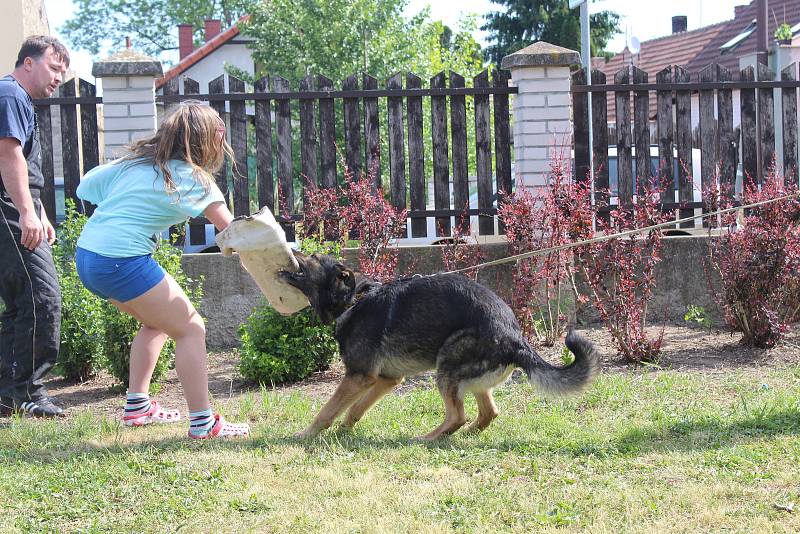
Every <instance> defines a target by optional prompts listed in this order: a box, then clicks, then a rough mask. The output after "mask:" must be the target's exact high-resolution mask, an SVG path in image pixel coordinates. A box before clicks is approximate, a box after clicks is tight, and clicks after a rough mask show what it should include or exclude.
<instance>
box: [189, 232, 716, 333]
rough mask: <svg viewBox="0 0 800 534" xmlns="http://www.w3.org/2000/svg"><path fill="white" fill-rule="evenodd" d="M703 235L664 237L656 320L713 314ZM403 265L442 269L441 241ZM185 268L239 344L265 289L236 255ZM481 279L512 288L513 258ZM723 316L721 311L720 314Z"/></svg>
mask: <svg viewBox="0 0 800 534" xmlns="http://www.w3.org/2000/svg"><path fill="white" fill-rule="evenodd" d="M706 247H707V238H706V237H704V236H697V237H695V236H689V237H683V236H682V237H669V238H666V239H665V240H664V251H663V261H662V262H661V263H660V265H659V267H658V269H657V273H656V277H657V280H658V286H657V288H656V292H655V295H654V298H653V300H652V302H651V304H650V307H649V316H650V320H651V321H656V322H659V321H661V320H662V319H663V318H664V317H666V318H667V320H668V321H670V322H681V321H682V320H683V314H684V313H685V312H686V306H687V305H689V304H695V305H698V306H703V307H704V308H705V309H706V311H708V312H709V313H710V314H712V316H714V313H716V307H715V305H714V302H713V300H712V299H711V297H710V295H709V292H708V289H707V282H706V274H705V268H704V265H703V262H704V258H705V255H706V250H707V248H706ZM482 249H483V252H484V255H485V259H486V260H491V259H496V258H501V257H506V256H508V255H509V252H508V250H507V246H506V245H503V244H498V245H484V246H483V247H482ZM400 250H401V257H400V266H399V268H400V270H401V272H402V271H406V272H408V270H409V266H413V268H410V271H411V272H415V273H419V274H429V273H434V272H437V271H440V270H442V261H441V248H440V247H420V248H417V247H409V248H402V249H400ZM355 254H356V251H354V250H348V251H345V261H346V262H347V263H349V264H350V265H356V263H357V260H356V255H355ZM183 268H184V270H185V271H186V273H187V274H188V275H189V276H191V277H192V278H195V277H200V276H202V277H204V296H203V302H202V304H201V306H200V313H201V314H202V315H203V317H205V318H206V329H207V340H208V346H209V348H212V349H225V348H230V347H234V346H237V345H238V344H239V340H238V337H237V330H238V328H239V325H240V324H242V323H243V322H244V321H245V320H246V319H247V317H248V315H249V314H250V312H251V310H252V309H253V307H254V306H255V305H256V304H257V303H258V302H259V301H260V300H261V298H262V296H261V292H260V290H259V289H258V287H257V286H256V285H255V283H254V282H253V280H252V279H251V278H250V275H248V274H247V273H246V272H245V271H244V270H243V269H242V267H241V266H240V264H239V260H238V257H237V256H235V255H234V256H232V257H224V256H222V255H221V254H187V255H184V256H183ZM479 281H480V282H481V283H483V284H484V285H486V286H488V287H490V288H492V289H493V290H494V291H496V292H497V293H498V294H500V295H501V296H506V297H507V296H508V295H509V293H510V291H511V264H505V265H501V266H496V267H492V268H487V269H484V270H482V271H481V272H480V275H479ZM572 316H573V317H574V318H575V319H576V320H577V322H578V323H580V324H588V323H592V322H595V321H596V320H597V316H596V312H594V310H593V308H591V306H583V307H581V308H580V309H578V310H574V311H573V313H572ZM716 319H719V317H716Z"/></svg>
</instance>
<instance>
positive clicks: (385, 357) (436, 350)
mask: <svg viewBox="0 0 800 534" xmlns="http://www.w3.org/2000/svg"><path fill="white" fill-rule="evenodd" d="M294 254H295V257H296V258H297V261H298V264H299V267H300V270H299V271H298V272H296V273H291V272H286V271H281V273H280V276H281V278H282V279H283V280H285V281H286V282H288V283H289V284H291V285H292V286H294V287H296V288H298V289H299V290H301V291H302V292H303V293H304V294H305V295H306V296H307V297H308V300H309V302H310V303H311V306H312V307H313V308H314V311H315V312H316V314H317V315H318V316H319V318H320V319H321V320H322V321H323V322H326V323H328V322H331V321H334V320H335V321H336V339H337V341H338V342H339V347H340V352H341V357H342V362H343V363H344V366H345V376H344V379H343V380H342V382H341V383H340V384H339V386H338V387H337V389H336V392H335V393H334V394H333V396H332V397H331V399H330V400H329V401H328V402H327V404H325V406H324V407H323V408H322V410H321V411H320V413H319V415H317V417H316V418H315V419H314V421H313V422H312V423H311V425H309V427H308V428H306V429H305V430H304V431H302V432H300V433H298V434H296V437H297V438H308V437H312V436H315V435H316V434H318V433H319V432H320V431H321V430H324V429H326V428H328V427H329V426H331V424H333V422H334V420H335V419H336V418H337V417H338V416H339V415H341V414H342V413H343V412H344V411H345V410H347V409H348V408H349V410H348V412H347V415H346V416H345V419H344V426H345V427H352V426H353V425H355V424H356V423H357V422H358V421H359V420H360V419H361V418H362V417H363V416H364V413H365V412H366V411H367V410H368V409H369V408H371V407H372V406H373V405H374V404H375V403H376V402H377V401H378V400H379V399H380V398H381V397H383V396H384V395H386V394H387V393H389V392H390V391H391V390H392V389H394V387H395V386H397V385H398V384H399V383H400V382H402V381H403V379H404V378H405V377H406V376H409V375H416V374H418V373H421V372H423V371H428V370H431V369H436V386H437V388H438V389H439V393H440V394H441V395H442V399H443V400H444V407H445V418H444V422H443V423H442V424H441V425H439V426H438V427H437V428H435V429H434V430H432V431H431V432H429V433H427V434H425V435H424V436H420V437H418V438H416V439H418V440H423V441H430V440H435V439H438V438H440V437H442V436H446V435H449V434H451V433H453V432H455V431H456V430H458V429H459V428H461V427H462V426H463V425H464V424H465V423H466V422H467V420H466V417H465V415H464V394H465V393H467V392H469V393H472V394H473V395H474V396H475V400H476V401H477V405H478V417H477V418H476V419H475V421H474V422H473V423H472V424H471V425H470V426H469V430H470V431H481V430H483V429H485V428H486V427H487V426H489V424H490V423H491V422H492V420H493V419H494V418H495V417H497V407H496V406H495V403H494V399H493V398H492V389H493V388H494V387H495V386H497V385H498V384H501V383H502V382H504V381H505V380H506V379H507V378H508V376H509V375H510V374H511V372H512V371H513V370H514V368H516V367H521V368H522V369H523V370H524V371H525V373H526V374H527V375H528V379H529V381H530V382H531V383H533V384H534V385H535V386H537V387H538V388H539V389H541V390H543V392H545V393H548V394H554V395H560V394H567V393H571V392H577V391H580V390H582V389H583V388H585V387H586V386H587V385H588V384H589V383H590V382H591V381H592V379H593V377H594V376H595V374H597V372H598V370H599V363H598V356H597V353H596V351H595V350H594V348H593V347H592V344H591V343H590V342H589V341H588V340H586V339H584V338H582V337H581V336H579V335H578V334H576V333H574V332H570V333H569V335H568V336H567V339H566V345H567V347H568V348H569V350H571V351H572V353H573V354H574V355H575V361H574V362H573V363H572V364H570V365H568V366H566V367H563V368H559V367H554V366H552V365H550V364H549V363H547V362H545V361H544V360H543V359H542V358H541V357H540V356H539V355H538V354H537V353H536V351H534V350H533V348H531V346H530V344H529V343H528V342H527V341H526V340H525V338H524V337H523V336H522V334H521V332H520V327H519V323H518V322H517V320H516V318H515V317H514V313H513V312H512V311H511V308H509V307H508V305H507V304H506V303H505V302H503V301H502V300H501V299H500V298H499V297H498V296H497V295H495V294H494V293H493V292H491V291H490V290H488V289H487V288H485V287H484V286H482V285H480V284H478V283H477V282H473V281H472V280H469V279H468V278H465V277H463V276H460V275H455V274H438V275H430V276H415V277H412V278H407V279H403V280H397V281H393V282H390V283H387V284H379V283H377V282H374V281H372V280H369V279H367V278H365V277H364V276H362V275H361V274H360V273H357V272H354V271H352V270H350V269H348V268H347V267H346V266H345V265H344V264H342V263H340V262H339V261H337V260H336V259H335V258H332V257H330V256H324V255H316V254H315V255H312V256H306V255H304V254H302V253H299V252H295V253H294Z"/></svg>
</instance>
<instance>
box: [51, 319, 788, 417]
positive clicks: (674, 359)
mask: <svg viewBox="0 0 800 534" xmlns="http://www.w3.org/2000/svg"><path fill="white" fill-rule="evenodd" d="M659 329H660V328H655V327H654V328H653V329H652V331H653V332H657V331H658V330H659ZM580 332H581V333H583V334H584V335H585V336H586V337H588V338H589V339H590V340H591V341H592V342H593V343H594V344H595V346H596V347H597V349H598V350H599V352H600V354H601V356H602V361H603V369H604V371H605V372H616V373H619V372H623V373H624V372H637V373H640V372H655V371H658V370H659V369H674V370H695V371H702V372H704V373H709V374H715V373H716V374H718V373H720V372H724V371H732V370H739V371H741V372H748V371H752V370H754V369H758V368H762V367H774V366H784V365H792V364H795V365H796V364H800V332H797V333H792V334H789V335H788V336H787V337H786V338H785V339H784V340H783V341H782V342H781V343H779V344H778V346H776V347H775V348H773V349H769V350H764V349H754V348H750V347H743V346H741V345H739V343H738V339H739V335H738V334H735V333H731V332H729V331H723V330H719V329H706V328H692V327H687V326H675V325H667V326H666V327H665V331H664V350H663V352H662V354H661V358H660V359H659V362H658V363H657V364H655V365H646V366H640V365H634V364H630V363H628V362H626V361H624V360H623V359H622V358H621V357H619V356H617V355H616V353H615V350H614V347H613V344H612V343H611V338H610V336H609V334H608V332H607V331H606V330H605V329H604V328H602V327H600V326H594V327H591V328H585V329H581V330H580ZM562 348H563V345H557V346H554V347H542V348H539V349H538V350H539V351H540V353H541V354H542V355H543V356H544V357H545V358H546V359H548V360H549V361H551V362H553V363H556V364H557V363H558V362H559V361H560V353H561V350H562ZM238 362H239V354H238V352H237V351H236V350H232V351H228V352H219V353H212V354H211V355H210V356H209V389H210V391H211V394H212V395H213V398H214V401H215V402H218V403H222V404H225V403H227V402H229V401H231V400H236V399H238V398H239V397H240V396H241V395H242V394H243V393H246V392H257V393H260V388H259V387H258V386H256V385H254V384H252V383H248V382H246V381H245V380H244V379H243V378H242V377H241V375H240V374H239V373H238V371H237V364H238ZM342 372H343V369H342V366H341V365H340V364H338V363H334V365H333V366H332V367H331V368H330V369H329V370H326V371H322V372H319V373H315V374H314V375H312V376H311V377H309V378H307V379H305V380H303V381H301V382H298V383H296V384H286V385H280V386H276V387H275V388H274V389H275V390H277V391H283V392H287V393H290V392H298V393H302V394H306V395H309V396H311V397H313V398H320V399H324V398H327V397H328V396H330V395H331V394H332V393H333V390H334V389H335V388H336V385H337V383H338V381H339V379H340V378H341V376H342ZM427 383H428V380H427V376H425V375H423V376H422V377H416V378H409V379H408V380H407V382H406V383H405V384H404V385H402V386H401V387H400V388H399V389H398V392H399V393H401V394H402V393H404V392H408V391H409V389H410V388H413V387H417V386H418V385H419V384H427ZM47 386H48V389H49V391H50V393H51V394H52V395H53V397H54V398H55V400H56V402H58V404H59V405H60V406H63V407H64V408H66V410H67V414H68V415H69V414H74V413H77V412H79V411H82V410H85V409H89V410H90V411H91V412H92V413H95V414H96V415H108V416H111V415H114V414H116V413H118V412H119V410H120V409H121V406H122V402H123V399H124V395H123V390H122V389H121V388H120V387H119V386H116V387H115V386H114V380H113V378H112V377H110V376H109V375H107V374H101V376H99V377H98V378H96V379H94V380H91V381H88V382H84V383H77V384H76V383H69V382H65V381H64V380H62V379H60V378H51V379H50V380H49V381H48V383H47ZM267 389H273V388H267ZM155 397H157V398H158V399H159V401H160V402H161V403H162V404H163V405H165V406H170V407H175V408H178V409H180V410H185V409H186V406H185V403H184V400H183V394H182V391H181V387H180V383H179V381H178V377H177V375H176V374H175V371H174V370H171V371H170V372H169V373H168V375H167V378H166V380H164V381H163V382H162V384H161V385H160V391H159V392H158V393H157V394H156V395H155Z"/></svg>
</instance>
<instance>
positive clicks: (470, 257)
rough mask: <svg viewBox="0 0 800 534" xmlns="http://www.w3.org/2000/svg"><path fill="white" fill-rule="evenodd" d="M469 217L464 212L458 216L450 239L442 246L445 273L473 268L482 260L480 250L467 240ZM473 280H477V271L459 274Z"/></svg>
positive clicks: (472, 270)
mask: <svg viewBox="0 0 800 534" xmlns="http://www.w3.org/2000/svg"><path fill="white" fill-rule="evenodd" d="M469 236H470V232H469V215H468V214H467V213H466V211H464V213H462V214H461V215H460V216H459V222H458V224H456V225H455V226H454V227H453V229H452V235H451V238H450V239H447V240H445V242H444V244H443V245H442V263H444V269H445V271H456V270H459V269H467V268H470V267H475V266H476V265H478V264H480V263H481V262H483V260H484V254H483V252H482V251H481V248H480V247H479V246H478V245H476V244H473V243H471V240H470V238H469ZM459 274H461V275H463V276H466V277H467V278H471V279H473V280H477V279H478V269H470V270H468V271H463V272H461V273H459Z"/></svg>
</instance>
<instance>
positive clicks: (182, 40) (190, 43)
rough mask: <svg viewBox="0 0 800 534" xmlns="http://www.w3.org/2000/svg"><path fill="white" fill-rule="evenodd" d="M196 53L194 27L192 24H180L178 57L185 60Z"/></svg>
mask: <svg viewBox="0 0 800 534" xmlns="http://www.w3.org/2000/svg"><path fill="white" fill-rule="evenodd" d="M192 52H194V27H192V25H191V24H178V56H179V58H180V59H183V58H185V57H186V56H188V55H189V54H191V53H192Z"/></svg>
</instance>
